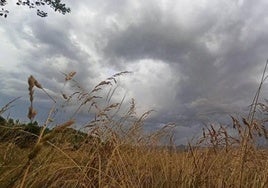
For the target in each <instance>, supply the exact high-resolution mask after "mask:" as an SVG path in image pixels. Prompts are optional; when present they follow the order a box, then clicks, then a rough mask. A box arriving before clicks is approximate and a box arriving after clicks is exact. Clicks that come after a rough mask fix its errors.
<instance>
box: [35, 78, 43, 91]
mask: <svg viewBox="0 0 268 188" xmlns="http://www.w3.org/2000/svg"><path fill="white" fill-rule="evenodd" d="M34 85H35V86H36V87H37V88H39V89H43V87H42V85H41V84H40V83H39V82H38V81H37V80H35V81H34Z"/></svg>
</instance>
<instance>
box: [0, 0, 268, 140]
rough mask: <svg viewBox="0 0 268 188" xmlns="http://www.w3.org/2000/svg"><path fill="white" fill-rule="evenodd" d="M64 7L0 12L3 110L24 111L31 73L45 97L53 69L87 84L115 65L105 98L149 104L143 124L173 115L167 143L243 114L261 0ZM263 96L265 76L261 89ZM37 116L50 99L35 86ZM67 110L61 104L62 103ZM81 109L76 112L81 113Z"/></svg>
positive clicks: (261, 19) (254, 77) (123, 1)
mask: <svg viewBox="0 0 268 188" xmlns="http://www.w3.org/2000/svg"><path fill="white" fill-rule="evenodd" d="M63 2H65V3H66V5H67V6H69V7H70V8H71V13H70V14H66V15H61V14H59V13H55V12H54V11H52V10H50V9H49V8H47V9H44V10H46V11H47V12H48V17H46V18H41V17H38V16H36V12H35V10H30V9H29V8H27V7H18V6H16V5H15V3H16V1H15V0H13V1H10V2H9V4H8V5H7V6H6V8H7V9H8V10H9V11H10V13H9V15H8V17H7V18H6V19H4V18H1V19H0V37H1V42H0V52H1V53H0V60H1V61H0V85H1V87H0V99H1V100H0V106H3V105H4V104H6V103H7V102H8V101H10V100H11V99H13V98H15V97H19V96H20V97H21V98H20V99H19V100H18V101H16V102H15V103H14V107H12V110H10V111H8V112H6V113H5V115H6V116H7V115H10V116H11V117H19V118H21V119H23V118H25V117H26V115H27V110H28V107H29V99H28V98H29V96H28V86H27V78H28V77H29V76H30V75H33V76H34V77H36V79H37V80H38V81H39V82H40V83H41V84H42V85H43V87H44V88H45V89H46V91H47V92H48V93H49V94H50V95H51V96H53V97H54V96H58V93H60V92H61V90H62V88H63V87H64V76H63V75H62V72H64V73H68V72H71V71H76V72H77V74H76V75H75V79H76V80H77V81H78V82H79V83H80V84H81V86H83V88H85V89H88V90H91V89H92V88H93V87H94V86H95V85H96V84H98V83H99V82H100V81H102V80H105V79H106V78H108V77H110V76H111V75H113V74H115V73H118V72H121V71H131V72H132V73H131V74H128V75H124V76H122V77H120V78H118V86H119V90H118V92H116V93H115V95H114V100H115V101H116V100H121V99H122V97H123V96H125V103H126V105H127V104H128V102H129V101H130V100H131V98H134V99H135V101H136V105H137V112H138V114H142V113H143V112H145V111H147V110H151V109H153V110H155V111H154V112H153V113H152V114H151V116H150V117H149V119H148V122H147V129H148V130H155V129H157V128H159V127H161V126H162V125H164V124H166V123H169V122H174V123H175V124H176V128H175V132H176V134H175V135H176V136H175V137H176V142H177V143H186V142H187V141H188V140H189V139H191V138H192V137H194V136H197V135H198V134H200V130H201V128H202V126H203V125H204V123H208V122H222V121H223V122H226V121H227V122H228V120H230V117H229V115H230V114H237V113H238V114H243V113H246V110H247V107H248V105H250V104H251V101H252V99H253V97H254V94H255V92H256V90H257V88H258V84H259V82H260V79H261V74H262V71H263V69H264V65H265V62H266V59H267V58H268V56H267V51H268V32H267V28H268V12H267V7H268V1H266V0H258V1H253V0H248V1H244V0H217V1H214V0H198V1H189V0H176V1H175V0H146V1H139V0H109V1H107V0H98V1H85V0H80V1H71V0H64V1H63ZM262 89H263V90H262V96H261V98H262V99H265V96H267V85H266V84H264V86H263V88H262ZM35 96H36V98H37V100H36V101H37V102H36V104H35V105H36V108H37V110H39V114H38V115H37V119H40V121H44V119H45V118H46V116H47V113H48V111H49V109H50V107H51V105H52V103H51V100H50V99H49V98H48V97H47V96H46V95H44V94H43V93H42V92H40V91H35ZM66 113H68V112H66ZM82 114H83V112H82Z"/></svg>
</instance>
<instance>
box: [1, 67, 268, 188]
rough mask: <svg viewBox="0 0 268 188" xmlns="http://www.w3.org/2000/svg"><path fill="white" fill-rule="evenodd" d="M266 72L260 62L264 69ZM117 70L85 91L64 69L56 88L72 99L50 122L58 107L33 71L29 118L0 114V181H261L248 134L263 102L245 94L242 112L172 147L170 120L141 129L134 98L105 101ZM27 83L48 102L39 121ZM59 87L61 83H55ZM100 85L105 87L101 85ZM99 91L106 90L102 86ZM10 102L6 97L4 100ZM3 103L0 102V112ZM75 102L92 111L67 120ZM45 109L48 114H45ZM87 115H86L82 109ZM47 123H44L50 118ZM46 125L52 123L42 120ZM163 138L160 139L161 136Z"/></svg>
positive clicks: (254, 132) (264, 166)
mask: <svg viewBox="0 0 268 188" xmlns="http://www.w3.org/2000/svg"><path fill="white" fill-rule="evenodd" d="M265 72H266V68H265V71H264V74H265ZM128 73H129V72H121V73H118V74H115V75H113V76H112V77H110V78H108V79H107V80H105V81H102V82H100V83H99V84H98V85H97V86H96V87H94V88H93V89H92V90H91V91H89V92H88V91H86V90H85V89H84V88H82V87H81V86H80V85H79V84H78V82H77V81H76V80H75V79H74V78H73V77H74V76H75V72H71V73H69V74H64V75H65V82H66V83H65V86H67V85H68V83H70V82H71V83H72V85H69V86H71V87H72V88H73V89H74V91H73V93H70V94H67V93H66V92H64V91H61V96H62V98H63V99H64V100H65V101H64V102H63V104H62V105H59V106H60V108H61V107H62V108H67V107H68V104H70V103H72V102H75V103H76V104H79V105H78V107H77V109H75V111H74V113H73V115H71V117H67V120H66V122H64V123H62V124H60V125H55V124H53V122H54V121H53V120H54V119H53V118H54V116H53V115H52V114H55V113H56V112H57V111H58V110H59V109H57V108H59V107H57V103H58V102H57V101H56V100H55V99H53V98H52V97H51V96H50V95H49V94H48V93H47V92H46V91H45V89H44V88H43V87H42V85H41V84H40V83H39V82H38V81H37V80H36V79H35V78H34V77H33V76H30V77H29V79H28V85H29V88H28V90H29V97H30V107H29V112H28V118H29V120H30V123H28V124H21V123H19V121H14V120H11V119H7V120H6V119H5V118H3V117H1V118H0V185H1V186H2V187H263V188H265V187H267V186H268V176H267V174H268V151H267V150H265V149H258V148H257V147H256V137H257V136H260V137H264V138H266V139H267V136H268V135H267V130H266V128H265V123H266V122H267V120H265V119H257V118H255V114H256V112H257V110H258V109H259V113H263V114H265V113H267V111H268V106H267V104H263V103H260V102H259V100H258V98H259V93H260V89H261V86H262V84H263V82H264V80H265V76H263V78H262V80H261V84H260V88H259V90H258V91H257V94H256V97H255V98H254V100H253V103H252V105H251V106H252V108H251V110H250V112H249V116H248V117H242V118H239V117H233V116H231V118H232V120H233V129H232V130H231V129H230V126H224V125H220V126H216V125H208V126H206V127H204V130H203V135H202V137H201V138H200V139H199V140H198V141H197V143H189V145H188V147H187V148H186V149H185V150H178V149H177V148H176V146H175V144H174V142H173V134H172V125H169V124H167V125H166V126H164V127H163V128H162V129H161V130H157V131H155V132H153V133H147V134H146V133H144V132H143V124H144V121H145V120H146V118H147V117H148V116H149V115H150V113H151V111H148V112H145V113H144V114H142V115H141V116H140V117H137V115H136V112H135V107H136V106H135V101H134V100H132V101H131V103H130V105H129V107H128V109H127V110H125V111H123V112H120V111H122V109H121V108H122V103H123V100H122V101H121V102H119V103H113V102H112V101H113V100H112V97H113V95H114V93H115V92H116V84H117V78H118V77H119V76H123V75H124V74H128ZM34 89H38V90H42V91H43V92H45V93H46V94H47V95H48V97H49V98H51V100H52V101H53V102H54V104H55V105H54V106H52V108H51V110H50V112H49V114H48V118H47V121H46V122H45V123H44V125H42V126H39V125H38V123H37V122H35V121H34V119H35V116H36V114H37V112H36V110H35V108H34ZM63 89H64V88H63ZM107 91H108V92H107ZM105 93H107V94H105ZM12 102H13V101H12ZM10 105H11V103H8V104H7V105H6V106H5V107H3V108H2V109H1V110H0V115H1V114H3V113H4V112H5V111H6V110H7V109H8V107H9V106H10ZM82 110H88V111H89V112H90V114H92V113H94V116H93V117H92V118H90V119H89V121H88V123H86V124H85V125H83V129H81V130H77V129H73V128H71V126H72V125H74V124H75V121H74V120H73V119H74V117H76V115H77V114H79V112H80V111H82ZM52 117H53V118H52ZM90 117H91V116H90ZM50 125H52V126H50ZM48 127H53V128H50V129H49V128H48ZM163 139H165V140H169V143H168V144H166V145H164V144H163V142H162V140H163Z"/></svg>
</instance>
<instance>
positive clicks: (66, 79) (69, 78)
mask: <svg viewBox="0 0 268 188" xmlns="http://www.w3.org/2000/svg"><path fill="white" fill-rule="evenodd" d="M75 74H76V72H74V71H73V72H70V73H69V74H67V75H66V77H65V81H68V80H71V79H72V78H73V77H74V75H75Z"/></svg>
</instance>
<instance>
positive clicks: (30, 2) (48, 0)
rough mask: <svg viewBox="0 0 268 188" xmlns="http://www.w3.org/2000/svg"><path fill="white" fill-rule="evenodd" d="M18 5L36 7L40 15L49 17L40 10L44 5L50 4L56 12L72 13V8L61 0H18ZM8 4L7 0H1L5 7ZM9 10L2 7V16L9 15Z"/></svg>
mask: <svg viewBox="0 0 268 188" xmlns="http://www.w3.org/2000/svg"><path fill="white" fill-rule="evenodd" d="M16 4H17V5H18V6H20V5H23V6H28V7H29V8H30V9H36V11H37V15H38V16H40V17H47V13H46V12H44V11H42V10H40V9H39V8H40V7H42V6H50V7H51V8H52V9H53V10H54V11H55V12H57V11H58V12H59V13H61V14H63V15H64V14H66V13H70V12H71V9H70V8H69V7H66V6H65V4H64V3H61V0H18V1H17V3H16ZM6 5H7V0H0V6H2V7H5V6H6ZM8 13H9V11H8V10H7V9H5V8H1V9H0V16H3V17H5V18H6V17H7V15H8Z"/></svg>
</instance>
